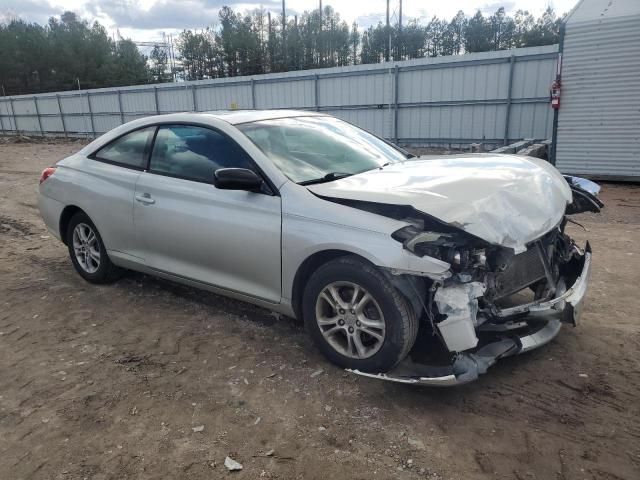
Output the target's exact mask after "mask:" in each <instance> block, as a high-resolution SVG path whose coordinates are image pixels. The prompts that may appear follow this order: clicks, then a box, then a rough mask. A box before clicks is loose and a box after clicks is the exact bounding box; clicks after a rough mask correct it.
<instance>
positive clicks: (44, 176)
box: [40, 167, 56, 183]
mask: <svg viewBox="0 0 640 480" xmlns="http://www.w3.org/2000/svg"><path fill="white" fill-rule="evenodd" d="M54 173H56V167H47V168H45V169H44V170H43V171H42V175H40V183H42V182H44V181H45V180H46V179H47V178H49V177H50V176H51V175H53V174H54Z"/></svg>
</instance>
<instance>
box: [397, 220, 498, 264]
mask: <svg viewBox="0 0 640 480" xmlns="http://www.w3.org/2000/svg"><path fill="white" fill-rule="evenodd" d="M391 237H392V238H393V239H394V240H397V241H399V242H401V243H402V244H403V245H404V248H406V249H407V250H409V251H410V252H413V253H414V254H416V255H418V256H419V257H424V256H428V257H432V258H437V259H438V260H442V261H444V262H447V263H449V264H451V265H454V266H456V267H458V268H459V269H465V268H469V267H477V266H485V265H486V264H487V255H486V251H485V249H484V248H473V247H471V245H469V241H468V239H467V238H461V235H460V234H457V233H444V232H431V231H420V230H418V228H417V227H416V226H414V225H408V226H406V227H403V228H401V229H399V230H396V231H395V232H393V234H391Z"/></svg>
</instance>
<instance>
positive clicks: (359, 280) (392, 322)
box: [302, 256, 419, 373]
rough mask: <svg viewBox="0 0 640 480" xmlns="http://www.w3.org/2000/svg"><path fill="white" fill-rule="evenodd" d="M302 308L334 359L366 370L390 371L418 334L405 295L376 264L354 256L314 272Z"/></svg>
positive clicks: (326, 352)
mask: <svg viewBox="0 0 640 480" xmlns="http://www.w3.org/2000/svg"><path fill="white" fill-rule="evenodd" d="M356 287H358V293H356ZM366 294H368V295H369V297H370V299H368V298H367V297H366ZM336 295H337V296H338V297H339V299H336ZM354 295H355V301H353V298H354ZM352 306H353V307H354V308H353V309H352V308H351V307H352ZM342 307H345V308H342ZM341 311H342V312H344V313H341ZM302 312H303V317H304V321H305V325H306V328H307V330H308V331H309V333H310V335H311V337H312V338H313V340H314V342H315V344H316V345H317V346H318V348H319V349H320V350H321V351H322V353H323V354H324V355H325V356H326V357H327V358H328V359H329V360H330V361H331V362H333V363H335V364H336V365H338V366H340V367H342V368H349V369H354V370H355V369H357V370H360V371H363V372H369V373H382V372H387V371H389V370H391V369H392V368H393V367H394V366H395V365H397V364H398V363H399V362H400V361H401V360H402V359H404V358H405V357H406V356H407V354H408V353H409V350H411V348H412V347H413V344H414V343H415V340H416V336H417V333H418V326H419V325H418V318H417V316H416V313H415V311H414V310H413V308H411V306H410V304H409V302H408V301H407V300H406V299H405V297H404V296H402V295H401V293H400V292H399V291H398V290H397V289H396V288H395V287H394V286H393V285H391V283H390V282H389V280H387V278H386V277H385V276H384V275H383V274H382V273H381V272H380V271H379V270H378V269H376V267H374V266H373V265H371V264H369V263H367V262H365V261H363V260H361V259H360V258H358V257H354V256H344V257H340V258H337V259H335V260H332V261H330V262H328V263H326V264H325V265H323V266H321V267H320V268H319V269H318V270H316V271H315V272H314V273H313V274H312V275H311V277H310V278H309V281H308V282H307V284H306V286H305V290H304V294H303V305H302ZM350 329H351V330H350ZM374 334H377V335H374ZM380 337H382V339H381V338H380ZM358 339H359V341H358ZM358 344H359V345H358ZM361 347H364V349H363V348H361Z"/></svg>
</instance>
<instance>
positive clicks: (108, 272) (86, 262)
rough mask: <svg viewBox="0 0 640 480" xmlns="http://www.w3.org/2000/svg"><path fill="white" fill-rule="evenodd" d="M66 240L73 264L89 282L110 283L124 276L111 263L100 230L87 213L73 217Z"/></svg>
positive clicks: (79, 213)
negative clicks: (78, 251) (78, 250)
mask: <svg viewBox="0 0 640 480" xmlns="http://www.w3.org/2000/svg"><path fill="white" fill-rule="evenodd" d="M76 229H78V230H76ZM83 232H84V233H83ZM83 235H84V237H85V238H83ZM66 238H67V247H68V249H69V256H70V257H71V262H72V263H73V266H74V268H75V269H76V272H78V273H79V274H80V276H81V277H82V278H84V279H85V280H86V281H87V282H90V283H98V284H99V283H110V282H113V281H114V280H117V279H118V278H119V277H120V276H121V275H122V269H120V268H119V267H117V266H115V265H114V264H113V263H112V262H111V259H110V258H109V256H108V255H107V249H106V248H105V246H104V242H103V241H102V237H101V236H100V233H99V232H98V229H97V228H96V226H95V225H94V224H93V222H92V221H91V219H90V218H89V216H88V215H87V214H86V213H84V212H78V213H76V214H75V215H74V216H73V217H71V220H70V221H69V225H67V236H66ZM77 249H80V253H79V254H76V250H77ZM96 255H97V260H96Z"/></svg>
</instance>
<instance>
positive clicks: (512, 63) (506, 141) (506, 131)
mask: <svg viewBox="0 0 640 480" xmlns="http://www.w3.org/2000/svg"><path fill="white" fill-rule="evenodd" d="M515 64H516V57H515V55H511V58H509V83H508V86H507V111H506V113H505V114H504V145H508V144H509V121H510V120H511V96H512V92H511V91H512V90H513V70H514V67H515Z"/></svg>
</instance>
